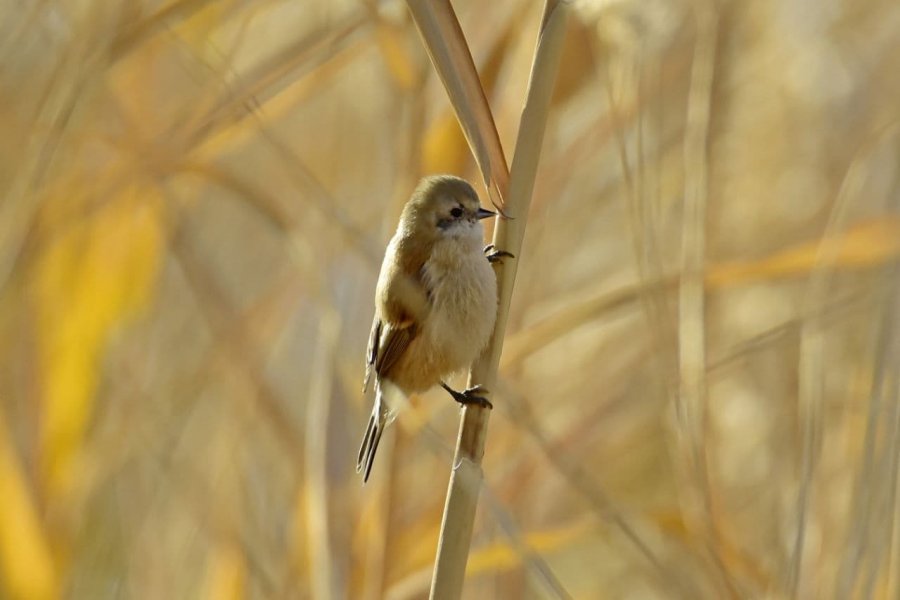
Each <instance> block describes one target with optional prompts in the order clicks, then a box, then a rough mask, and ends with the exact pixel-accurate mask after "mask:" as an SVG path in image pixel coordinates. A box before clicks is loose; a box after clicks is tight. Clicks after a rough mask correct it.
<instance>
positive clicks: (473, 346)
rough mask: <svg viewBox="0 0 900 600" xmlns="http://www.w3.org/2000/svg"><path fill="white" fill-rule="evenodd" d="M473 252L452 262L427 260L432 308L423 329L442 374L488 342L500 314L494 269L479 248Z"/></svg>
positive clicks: (469, 360) (456, 368)
mask: <svg viewBox="0 0 900 600" xmlns="http://www.w3.org/2000/svg"><path fill="white" fill-rule="evenodd" d="M470 254H471V255H470V256H466V257H464V258H463V259H462V260H457V261H456V264H452V265H447V264H441V263H438V264H436V265H428V264H426V270H427V271H428V277H429V279H430V281H431V284H432V285H431V311H430V313H429V317H428V320H427V326H426V331H425V332H423V333H424V334H425V337H427V339H429V340H430V342H431V344H432V346H433V348H432V352H433V353H434V354H435V356H436V357H437V358H438V359H439V360H438V362H439V363H441V365H442V367H443V369H442V370H443V372H442V374H441V375H442V376H443V375H446V374H449V373H453V372H455V371H459V370H461V369H464V368H466V367H468V366H469V365H470V364H471V363H472V361H474V360H475V358H476V357H477V356H478V354H479V353H480V352H481V351H482V350H483V349H484V347H485V345H487V342H488V338H489V337H490V335H491V331H493V329H494V320H495V319H496V316H497V283H496V278H495V276H494V270H493V269H492V268H491V266H490V264H489V263H488V261H487V260H486V259H485V258H484V256H483V255H482V254H481V253H480V252H478V253H477V254H475V253H470ZM457 258H458V257H457Z"/></svg>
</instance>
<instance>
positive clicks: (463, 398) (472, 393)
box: [441, 381, 494, 409]
mask: <svg viewBox="0 0 900 600" xmlns="http://www.w3.org/2000/svg"><path fill="white" fill-rule="evenodd" d="M441 387H442V388H444V389H445V390H447V393H448V394H450V395H451V396H453V399H454V400H456V401H457V402H459V403H460V404H462V405H464V406H468V405H470V404H476V405H478V406H480V407H482V408H490V409H493V408H494V405H493V404H491V402H490V400H488V399H487V398H485V397H484V396H479V394H487V393H488V391H487V390H486V389H484V388H483V387H481V386H480V385H476V386H472V387H470V388H469V389H467V390H466V391H464V392H457V391H456V390H454V389H453V388H451V387H450V386H449V385H447V384H446V383H444V382H443V381H442V382H441Z"/></svg>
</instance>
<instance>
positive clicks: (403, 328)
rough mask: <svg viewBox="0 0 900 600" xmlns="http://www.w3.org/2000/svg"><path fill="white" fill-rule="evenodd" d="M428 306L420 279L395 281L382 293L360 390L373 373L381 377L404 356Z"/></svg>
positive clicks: (412, 278) (426, 296) (398, 278)
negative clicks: (364, 376) (363, 380)
mask: <svg viewBox="0 0 900 600" xmlns="http://www.w3.org/2000/svg"><path fill="white" fill-rule="evenodd" d="M429 304H430V300H429V294H428V290H427V289H426V288H425V286H424V285H423V283H422V279H421V278H420V277H395V278H393V279H392V284H391V285H388V286H386V287H385V288H384V289H383V290H382V291H381V294H380V298H379V306H378V311H377V314H376V316H375V320H374V322H373V323H372V332H371V333H370V334H369V347H368V350H367V352H366V379H365V382H364V383H363V389H366V387H368V383H369V378H370V377H371V374H372V371H373V370H374V371H375V373H376V375H378V376H382V375H384V374H385V373H387V372H388V371H390V369H391V367H392V366H394V364H396V362H397V361H398V360H399V359H400V357H401V356H403V353H404V352H405V351H406V349H407V348H408V347H409V344H410V343H411V342H412V341H413V339H415V337H416V335H417V334H418V333H419V323H420V321H421V320H422V319H423V318H424V317H425V314H426V313H427V311H428V309H429Z"/></svg>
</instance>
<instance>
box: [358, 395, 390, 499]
mask: <svg viewBox="0 0 900 600" xmlns="http://www.w3.org/2000/svg"><path fill="white" fill-rule="evenodd" d="M390 417H391V414H390V410H389V409H388V407H387V405H386V404H385V401H384V393H383V392H382V390H381V386H380V385H379V384H378V383H377V382H376V384H375V403H374V405H373V406H372V415H371V416H370V417H369V425H368V426H367V427H366V433H365V435H364V436H363V439H362V444H360V446H359V458H357V459H356V472H357V473H362V474H363V483H366V482H367V481H368V480H369V473H371V472H372V463H373V462H374V461H375V452H376V451H377V450H378V442H380V441H381V435H382V434H383V433H384V430H385V428H386V427H387V426H388V423H389V422H390Z"/></svg>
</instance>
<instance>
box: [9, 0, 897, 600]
mask: <svg viewBox="0 0 900 600" xmlns="http://www.w3.org/2000/svg"><path fill="white" fill-rule="evenodd" d="M454 7H455V9H456V11H457V13H458V16H459V19H460V22H461V24H462V27H463V30H464V32H465V34H466V36H467V39H468V41H469V44H470V47H471V50H472V54H473V56H474V60H475V63H476V65H477V67H478V69H479V71H480V73H481V76H482V80H483V84H484V87H485V89H486V92H487V96H488V99H489V101H490V103H491V106H492V109H493V111H494V116H495V120H496V123H497V128H498V130H499V132H500V137H501V139H502V141H503V144H504V147H505V148H506V152H507V156H508V157H511V155H512V149H513V146H514V142H515V137H516V133H517V129H518V122H519V113H520V110H521V106H522V101H523V98H524V94H525V90H526V86H527V81H528V74H529V69H530V63H531V58H532V54H533V49H534V42H535V37H536V34H537V29H538V24H539V20H540V15H541V6H540V3H538V2H534V1H532V0H497V1H492V2H481V1H476V0H456V1H455V2H454ZM898 57H900V5H898V4H897V2H896V1H895V0H817V1H811V0H747V1H738V0H732V1H726V0H719V1H714V0H696V1H688V0H642V1H638V0H609V1H601V0H595V1H579V2H575V3H573V5H572V10H571V16H570V19H569V31H568V34H567V40H566V44H565V49H564V53H563V57H562V64H561V67H560V74H559V79H558V82H557V89H556V91H555V95H554V99H553V103H552V109H551V115H550V120H549V122H548V124H547V135H546V139H545V143H544V148H543V156H542V160H541V164H540V169H539V171H538V173H537V184H536V188H535V195H534V201H533V204H532V208H531V213H530V215H529V216H528V230H527V234H526V238H525V246H524V250H523V252H522V254H521V256H520V257H519V258H518V260H519V270H518V279H517V282H516V291H515V294H514V297H513V301H512V306H511V317H510V325H509V330H508V335H507V338H506V341H505V347H504V353H503V358H502V361H501V370H500V382H499V383H498V389H497V390H494V403H495V406H496V410H495V411H494V413H493V418H492V420H491V425H490V431H489V437H488V442H487V453H486V457H485V463H484V470H485V488H484V491H483V493H482V497H481V502H480V506H479V513H478V516H477V520H476V525H475V534H474V539H473V545H472V553H471V555H470V561H469V571H468V578H467V584H466V593H465V597H466V598H552V597H574V598H635V599H637V598H641V599H643V598H790V597H795V598H896V597H898V594H900V562H898V552H900V545H898V542H900V540H898V537H900V531H898V522H897V511H898V508H900V504H898V502H900V497H898V494H897V486H898V477H897V476H898V466H900V379H898V368H897V367H898V364H900V325H898V314H897V313H898V296H897V286H898V271H897V269H898V262H897V261H898V255H900V179H898V177H900V169H898V167H900V162H898V161H900V138H898V119H900V103H898V98H900V67H898V63H897V58H898ZM0 99H2V102H0V131H2V142H0V194H2V196H0V197H2V201H0V598H4V599H6V598H9V599H11V600H12V599H15V600H19V599H27V600H32V599H35V600H40V599H45V598H47V599H49V598H60V597H65V598H78V599H82V598H83V599H94V598H98V599H99V598H147V599H157V598H209V599H216V600H218V599H231V598H234V599H237V598H315V599H320V598H322V599H327V598H372V599H374V598H391V599H395V600H400V599H414V598H422V597H425V595H426V594H427V589H428V584H429V579H430V575H431V565H432V562H433V557H434V550H435V545H436V541H437V533H438V527H439V522H440V513H441V509H442V505H443V498H444V492H445V490H446V484H447V480H448V477H449V468H450V462H451V461H450V458H451V456H452V448H453V445H454V439H455V434H456V429H457V426H458V409H457V407H456V406H455V405H454V403H453V402H451V401H449V399H448V398H447V397H446V395H444V394H443V393H440V392H432V393H429V394H426V395H424V396H423V397H421V398H416V399H414V400H413V406H412V407H411V408H410V409H409V410H407V411H406V412H404V413H403V414H402V415H401V416H400V418H399V419H398V421H397V422H396V426H395V427H393V428H392V430H391V431H390V433H389V434H388V435H387V436H386V438H385V440H384V442H383V446H382V449H381V451H380V455H379V457H378V458H379V460H378V461H377V464H376V466H375V469H374V472H373V476H372V481H371V482H370V483H369V484H368V485H367V486H366V487H364V488H363V487H362V486H361V485H360V480H359V477H358V476H357V475H356V473H355V472H354V466H355V458H356V451H357V448H358V443H359V437H360V436H361V434H362V430H363V428H364V425H365V422H366V419H367V417H368V412H369V406H370V404H369V403H370V402H371V399H370V398H366V397H364V396H363V394H362V393H361V391H360V387H361V382H362V375H363V372H364V364H363V363H364V360H363V357H364V351H365V345H366V339H367V336H368V332H369V327H370V324H371V318H372V312H373V307H372V300H371V299H372V295H373V291H374V285H375V280H376V277H377V269H378V266H379V264H380V260H381V253H382V251H383V248H384V245H385V244H386V241H387V240H388V238H389V237H390V235H391V233H392V230H393V228H394V226H395V223H396V220H397V217H398V214H399V211H400V209H401V207H402V205H403V202H404V201H405V199H406V197H407V196H408V194H409V192H410V191H411V189H412V188H413V187H414V185H415V183H416V181H417V180H418V178H419V177H420V176H422V175H423V174H427V173H434V172H449V173H455V174H459V175H462V176H465V177H468V178H469V179H470V180H471V181H473V182H476V183H477V184H479V191H480V193H481V194H482V197H483V198H485V197H486V195H485V192H484V188H483V187H482V186H480V181H478V172H477V170H476V169H475V166H474V163H473V161H472V159H471V157H470V154H469V151H468V148H467V146H466V142H465V140H464V138H463V137H462V135H461V133H460V131H459V128H458V126H457V124H456V121H455V117H454V114H453V111H452V109H451V107H450V106H449V104H448V101H447V99H446V95H445V93H444V90H443V88H442V86H441V84H440V81H439V80H438V78H437V77H436V76H435V74H434V73H433V71H432V68H431V65H430V64H429V61H428V58H427V55H426V54H425V52H424V51H423V48H422V44H421V41H420V39H419V37H418V35H417V32H416V30H415V27H414V25H413V24H412V22H411V20H410V18H409V16H408V14H407V12H406V8H405V6H404V4H403V3H402V2H400V1H397V0H384V1H376V0H368V1H366V0H341V1H335V0H330V1H324V0H323V1H318V2H314V1H311V0H304V1H296V0H254V1H249V0H219V1H215V0H168V1H156V0H110V1H106V0H104V1H100V0H76V1H69V2H59V1H54V0H32V1H29V2H22V1H19V2H16V1H14V0H5V1H3V2H2V3H0ZM701 285H702V286H703V289H704V293H702V294H697V293H696V291H697V290H699V289H700V286H701ZM456 383H458V384H461V383H462V381H461V380H460V381H457V382H456Z"/></svg>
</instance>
